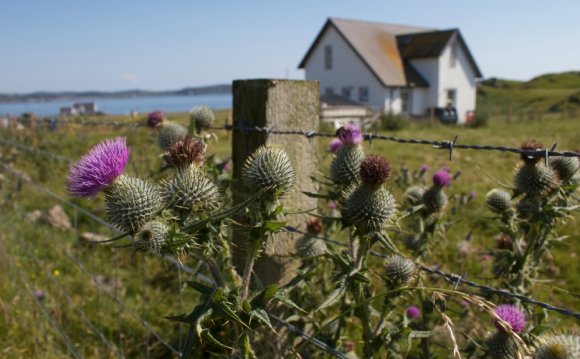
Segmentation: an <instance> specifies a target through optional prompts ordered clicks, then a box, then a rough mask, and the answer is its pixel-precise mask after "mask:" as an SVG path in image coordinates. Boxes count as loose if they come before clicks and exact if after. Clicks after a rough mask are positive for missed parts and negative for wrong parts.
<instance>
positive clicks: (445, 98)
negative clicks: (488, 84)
mask: <svg viewBox="0 0 580 359" xmlns="http://www.w3.org/2000/svg"><path fill="white" fill-rule="evenodd" d="M299 68H302V69H304V70H305V73H306V79H307V80H318V81H319V82H320V92H321V96H327V95H340V96H343V97H346V98H349V99H351V100H355V101H358V102H359V103H361V104H363V105H366V106H373V107H376V109H380V110H381V111H383V112H385V113H388V112H391V113H394V114H405V115H409V116H412V117H424V116H428V115H429V113H430V111H431V110H434V111H437V110H439V111H440V110H442V109H444V108H448V107H454V108H456V110H457V117H458V121H459V122H465V120H466V118H467V117H468V114H469V113H471V112H472V111H475V95H476V79H478V78H481V77H483V76H482V74H481V71H480V70H479V68H478V66H477V64H476V62H475V59H474V58H473V55H472V54H471V52H470V51H469V49H468V47H467V44H466V43H465V40H464V39H463V37H462V36H461V33H460V32H459V30H458V29H449V30H436V29H431V28H425V27H417V26H407V25H393V24H382V23H372V22H366V21H357V20H345V19H337V18H329V19H328V20H327V21H326V23H325V24H324V26H323V28H322V30H321V31H320V33H319V34H318V36H317V37H316V39H315V40H314V43H313V44H312V45H311V46H310V49H309V50H308V52H307V53H306V55H305V56H304V58H303V59H302V61H301V62H300V65H299Z"/></svg>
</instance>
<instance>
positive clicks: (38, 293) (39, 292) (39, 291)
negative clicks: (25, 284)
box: [34, 289, 46, 300]
mask: <svg viewBox="0 0 580 359" xmlns="http://www.w3.org/2000/svg"><path fill="white" fill-rule="evenodd" d="M34 296H35V297H36V299H38V300H44V298H46V294H45V293H44V291H43V290H42V289H37V290H35V291H34Z"/></svg>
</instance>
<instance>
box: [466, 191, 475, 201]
mask: <svg viewBox="0 0 580 359" xmlns="http://www.w3.org/2000/svg"><path fill="white" fill-rule="evenodd" d="M475 197H477V192H475V191H471V192H469V196H468V197H467V198H469V200H470V201H472V200H474V199H475Z"/></svg>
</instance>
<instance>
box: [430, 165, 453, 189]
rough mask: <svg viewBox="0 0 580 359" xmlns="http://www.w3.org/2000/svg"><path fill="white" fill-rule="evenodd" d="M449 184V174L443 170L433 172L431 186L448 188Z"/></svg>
mask: <svg viewBox="0 0 580 359" xmlns="http://www.w3.org/2000/svg"><path fill="white" fill-rule="evenodd" d="M450 183H451V174H450V173H449V172H448V171H446V170H444V169H442V170H439V171H437V172H435V174H434V175H433V184H434V185H435V186H437V187H445V186H449V184H450Z"/></svg>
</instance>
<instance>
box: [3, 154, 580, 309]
mask: <svg viewBox="0 0 580 359" xmlns="http://www.w3.org/2000/svg"><path fill="white" fill-rule="evenodd" d="M2 166H3V167H4V168H5V169H8V170H10V168H9V167H8V166H6V165H4V164H3V165H2ZM13 173H14V172H13ZM16 175H17V176H20V175H18V174H16ZM25 180H27V181H29V180H28V179H25ZM29 183H30V184H32V185H33V186H36V187H37V188H38V189H39V190H41V191H43V192H45V193H47V194H48V195H49V196H51V197H53V198H55V199H57V200H59V201H60V202H62V203H63V204H66V205H69V206H72V207H73V208H75V209H77V210H79V211H81V212H82V213H84V214H85V215H87V216H88V217H90V218H92V219H94V220H95V221H98V222H99V223H101V224H103V225H105V226H107V227H108V228H111V229H113V230H115V231H116V232H117V233H119V231H118V230H116V229H115V227H114V226H112V225H111V224H110V223H108V222H106V221H105V220H103V219H101V218H100V217H98V216H96V215H94V214H93V213H91V212H89V211H87V210H86V209H84V208H82V207H79V206H78V205H76V204H74V203H72V202H69V201H67V200H65V199H63V198H62V197H60V196H58V195H56V194H54V193H53V192H51V191H50V190H48V189H46V188H44V187H42V186H39V185H36V184H34V183H33V182H32V181H29ZM286 229H287V230H289V231H295V232H297V233H302V234H306V232H303V231H301V230H299V229H298V228H295V227H291V226H286ZM317 238H319V239H322V240H326V241H329V242H331V243H334V244H338V245H344V243H341V242H338V241H335V240H332V239H330V238H325V237H317ZM371 254H372V255H375V256H378V257H383V258H384V256H385V255H384V254H381V253H377V252H374V251H371ZM163 258H164V259H165V260H167V261H168V262H170V263H171V264H172V265H174V266H175V267H177V268H180V269H181V270H183V271H184V272H186V273H188V274H193V275H195V276H197V277H198V278H199V279H201V280H202V281H204V282H205V283H207V284H212V283H213V280H212V279H210V278H208V277H206V276H203V275H202V274H201V273H196V272H195V271H194V270H193V269H192V268H190V267H188V266H186V265H184V264H183V263H181V262H179V261H178V260H177V259H175V258H173V257H170V256H163ZM419 268H420V269H421V270H423V271H427V272H431V273H433V274H437V275H440V276H443V277H446V278H447V279H448V280H450V281H452V282H454V283H458V282H459V283H462V284H465V285H468V286H470V287H474V288H478V289H481V290H484V291H487V292H490V293H494V294H497V295H500V296H502V297H510V298H515V299H519V300H521V301H524V302H527V303H530V304H534V305H537V306H540V307H542V308H545V309H547V310H551V311H555V312H558V313H560V314H563V315H567V316H571V317H574V318H576V319H580V313H579V312H575V311H571V310H568V309H564V308H559V307H556V306H553V305H551V304H548V303H544V302H541V301H538V300H536V299H533V298H529V297H526V296H523V295H520V294H517V293H512V292H509V291H506V290H504V289H496V288H493V287H490V286H486V285H482V284H478V283H476V282H473V281H469V280H465V279H463V277H462V276H460V275H458V274H454V273H447V272H443V271H440V270H438V269H433V268H429V267H426V266H424V265H420V266H419Z"/></svg>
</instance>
